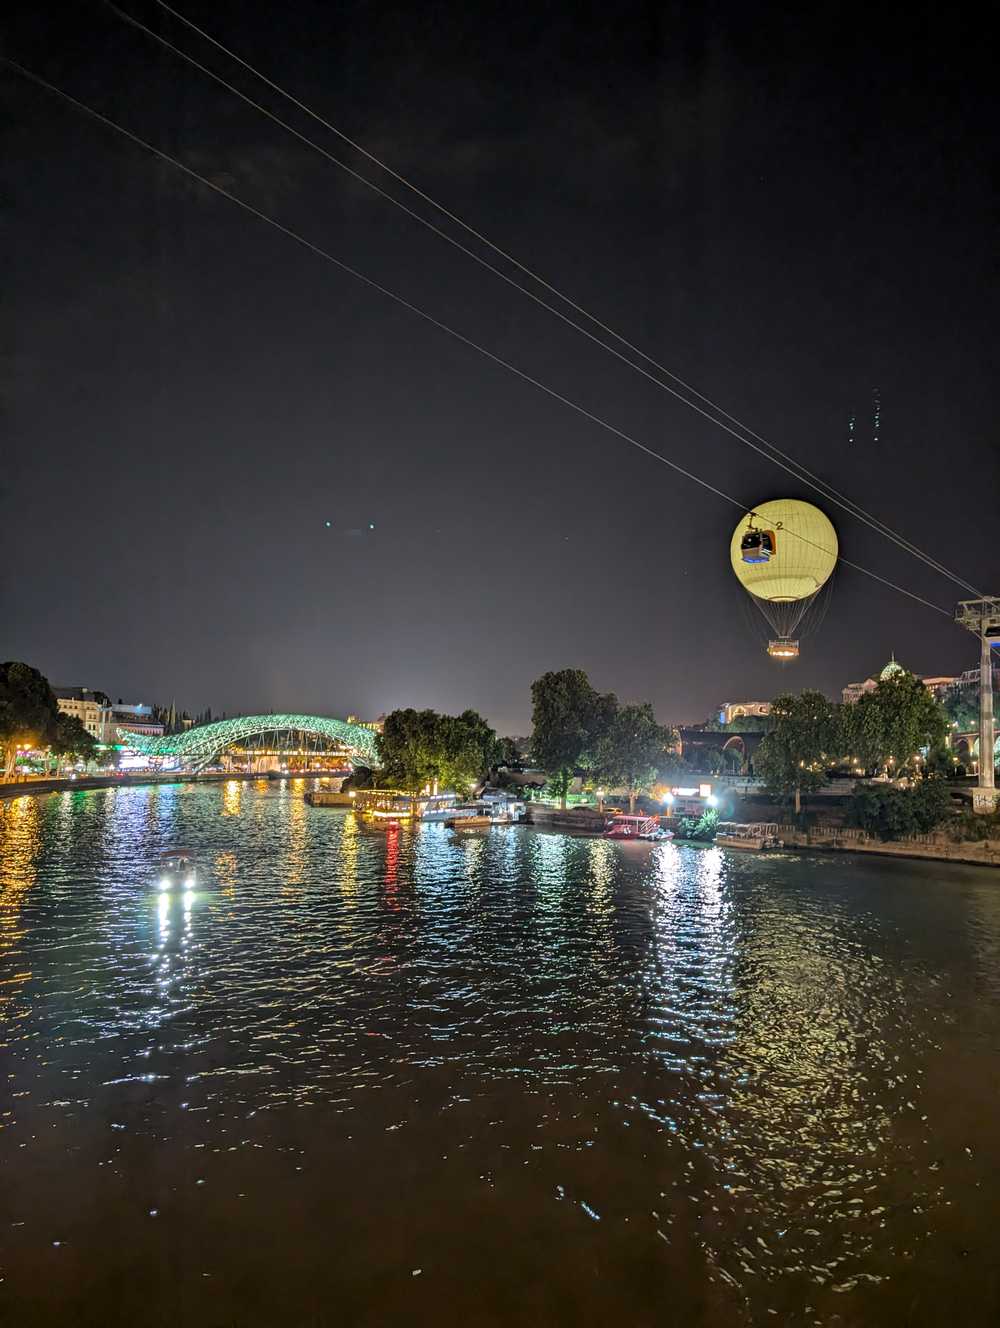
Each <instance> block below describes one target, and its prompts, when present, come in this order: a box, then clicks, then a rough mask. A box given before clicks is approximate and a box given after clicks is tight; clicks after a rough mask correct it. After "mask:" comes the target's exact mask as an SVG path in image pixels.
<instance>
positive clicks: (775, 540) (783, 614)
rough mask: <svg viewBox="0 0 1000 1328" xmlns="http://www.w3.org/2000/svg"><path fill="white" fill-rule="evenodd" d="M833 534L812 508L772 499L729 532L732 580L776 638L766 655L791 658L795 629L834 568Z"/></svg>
mask: <svg viewBox="0 0 1000 1328" xmlns="http://www.w3.org/2000/svg"><path fill="white" fill-rule="evenodd" d="M837 556H838V546H837V532H836V531H835V530H834V528H833V523H832V522H831V521H830V519H829V517H828V516H826V515H825V514H824V513H823V512H821V511H820V510H819V508H818V507H813V505H812V503H803V502H800V501H799V500H798V499H797V498H775V499H772V500H771V501H770V502H767V503H761V504H760V505H759V506H758V507H755V508H753V509H752V510H751V511H749V512H747V514H746V516H744V517H743V518H742V520H741V521H740V523H739V525H738V526H737V527H736V529H735V530H734V531H733V538H732V539H731V540H730V543H729V557H730V560H731V561H732V564H733V571H734V572H735V573H736V579H737V580H738V581H739V583H740V585H741V586H742V587H743V589H744V590H746V591H747V592H748V594H749V595H750V596H751V597H752V599H753V601H754V603H755V604H756V606H757V608H758V609H760V611H761V613H762V614H763V615H764V617H765V618H766V619H767V621H768V622H769V623H770V624H771V626H772V627H773V628H774V630H775V632H776V633H777V639H776V640H772V641H770V642H769V643H768V647H767V653H768V654H769V655H772V656H773V657H774V658H775V659H794V658H795V657H796V656H797V655H798V653H799V643H798V640H797V639H796V638H797V634H798V629H799V627H800V626H803V625H804V621H805V619H806V615H807V614H808V613H809V609H810V607H811V606H812V604H813V602H814V600H815V599H816V596H817V595H818V594H819V592H820V591H821V590H822V589H823V587H824V586H825V585H826V584H827V582H828V581H829V580H830V577H831V576H832V574H833V569H834V568H835V567H836V565H837Z"/></svg>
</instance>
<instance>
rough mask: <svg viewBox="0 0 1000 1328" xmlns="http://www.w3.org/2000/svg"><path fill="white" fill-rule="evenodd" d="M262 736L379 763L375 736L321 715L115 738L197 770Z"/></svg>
mask: <svg viewBox="0 0 1000 1328" xmlns="http://www.w3.org/2000/svg"><path fill="white" fill-rule="evenodd" d="M263 733H308V734H311V735H313V736H315V737H317V738H321V739H323V740H324V741H326V742H329V743H331V744H335V745H336V746H338V747H342V748H345V749H346V750H347V752H348V753H349V754H350V755H351V756H353V757H356V758H357V759H358V761H359V762H364V764H365V765H375V764H377V761H378V749H377V748H376V746H375V734H374V732H373V731H372V730H371V729H366V728H364V727H362V725H360V724H348V723H347V722H346V721H345V720H342V719H327V718H326V717H325V716H323V715H241V716H240V717H239V718H238V719H222V720H219V721H217V722H216V723H214V724H200V725H199V726H198V727H197V728H194V729H188V731H187V732H186V733H170V734H165V735H164V736H163V737H162V738H154V737H150V736H149V735H148V734H143V733H132V732H131V731H130V730H129V729H128V727H122V728H119V730H118V737H119V739H120V741H122V742H125V743H127V744H128V745H129V747H131V748H133V749H134V750H135V751H137V752H139V753H140V754H141V755H143V756H150V757H152V756H167V757H173V758H174V759H175V760H177V761H180V762H181V763H182V764H184V765H187V766H192V767H194V768H195V769H198V768H200V767H203V766H206V765H212V764H214V763H215V762H216V761H217V760H218V758H219V757H220V756H221V754H222V753H223V752H224V751H225V750H226V749H227V748H228V747H232V746H234V745H235V744H237V743H244V742H246V741H247V740H248V739H250V738H256V737H259V736H260V735H261V734H263Z"/></svg>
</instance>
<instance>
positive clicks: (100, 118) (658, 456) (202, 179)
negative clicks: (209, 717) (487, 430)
mask: <svg viewBox="0 0 1000 1328" xmlns="http://www.w3.org/2000/svg"><path fill="white" fill-rule="evenodd" d="M0 60H2V61H3V63H4V64H6V65H8V66H9V67H10V68H11V69H14V70H16V71H17V72H18V73H19V74H21V75H22V76H23V77H25V78H27V79H29V80H30V81H31V82H33V83H35V84H37V85H38V86H39V87H42V88H45V89H46V91H48V92H51V93H53V94H54V95H55V96H57V97H59V98H61V99H62V100H63V101H65V102H67V103H68V104H69V105H71V106H74V107H76V109H77V110H79V111H82V112H83V113H84V114H85V115H87V116H89V117H90V118H91V119H92V120H96V121H97V122H98V123H99V124H103V125H105V126H106V127H107V128H109V129H113V130H114V131H115V132H116V133H118V134H121V135H122V137H123V138H127V139H128V140H129V141H130V142H132V143H135V144H137V145H138V146H139V147H141V148H143V149H145V151H147V152H149V153H151V154H152V155H153V156H154V157H156V158H157V159H158V160H160V161H165V162H167V163H168V164H169V165H171V166H173V167H175V168H176V169H177V170H179V171H181V172H182V173H183V174H184V175H186V176H188V177H189V178H190V179H193V180H197V181H198V183H199V184H202V185H204V186H205V188H206V189H210V190H211V191H212V192H213V193H215V194H219V195H220V196H221V197H222V198H226V199H228V200H229V201H230V202H231V203H235V204H236V206H237V207H239V208H241V209H242V210H243V211H244V212H248V213H249V214H250V215H251V216H253V217H256V218H257V219H258V220H259V221H263V222H265V223H266V224H267V225H268V226H271V227H273V228H274V229H275V230H277V231H280V232H281V234H282V235H286V236H288V238H289V239H290V240H294V241H295V243H296V244H298V245H301V247H302V248H304V249H308V250H309V252H310V253H313V254H315V255H316V256H317V257H318V258H322V259H324V260H325V261H326V262H328V263H332V264H333V266H334V267H336V268H338V269H339V270H340V271H342V272H345V273H347V275H348V276H351V277H354V278H355V279H356V280H357V281H360V282H361V283H362V284H363V285H365V286H367V287H368V288H369V289H370V290H375V291H378V293H379V294H380V295H384V296H385V297H386V298H387V299H389V300H392V301H393V303H394V304H397V305H399V306H400V307H401V308H403V309H406V310H407V311H408V312H409V313H412V314H415V315H416V316H417V317H418V318H421V319H423V321H424V322H426V323H429V324H430V325H431V326H432V327H436V328H437V329H438V330H439V331H441V332H444V333H446V334H447V335H448V336H449V337H452V338H453V339H454V340H455V341H458V342H460V343H461V344H462V345H464V346H468V347H469V348H470V349H471V350H474V351H476V352H477V353H478V354H480V355H482V356H484V357H485V358H486V359H488V360H490V361H492V363H494V364H498V365H500V367H501V368H503V369H507V370H508V371H509V372H510V373H512V374H514V375H515V376H516V377H518V378H520V379H521V380H522V381H523V382H526V383H530V384H531V386H532V387H536V388H538V390H539V391H540V392H544V393H545V394H546V396H549V397H551V398H552V399H553V400H554V401H558V402H560V403H561V404H562V405H564V406H567V407H569V409H570V410H572V411H575V412H576V414H578V415H581V416H583V418H584V419H587V420H590V421H591V422H592V423H593V424H596V425H598V426H599V427H600V428H602V429H605V430H606V431H607V432H608V433H611V434H614V435H615V437H617V438H620V439H622V441H623V442H626V443H628V444H630V445H631V446H632V447H635V448H637V449H638V450H639V451H640V452H644V453H645V454H646V455H647V456H650V457H652V458H653V459H654V460H656V461H659V462H662V464H663V465H665V466H668V467H669V468H670V469H671V470H673V471H675V472H676V473H677V474H679V475H683V476H684V478H685V479H688V480H691V481H692V483H694V484H697V485H699V486H700V487H701V488H703V489H705V490H707V491H708V492H709V493H713V494H715V496H716V497H717V498H721V499H723V501H724V502H727V503H730V504H731V505H732V506H733V507H737V508H739V509H740V510H741V511H746V505H745V504H744V503H742V502H740V500H739V499H738V498H734V497H733V495H732V494H729V493H726V492H725V491H724V490H722V489H720V488H718V487H717V486H716V485H714V484H712V483H710V482H709V481H708V480H705V479H702V477H701V476H700V475H696V474H694V472H693V471H690V470H687V469H685V467H684V466H681V465H678V464H677V462H676V461H671V460H670V459H669V457H665V456H663V454H662V453H660V452H657V451H656V450H655V449H654V448H652V447H650V446H649V445H648V444H647V443H644V442H642V441H641V440H640V439H638V438H635V437H633V436H632V435H631V434H628V433H626V432H625V431H624V430H623V429H619V428H618V427H617V425H614V424H611V423H610V422H609V421H608V420H605V419H603V418H602V417H601V416H600V415H596V414H594V412H593V411H590V410H588V409H587V408H586V407H585V406H581V405H580V404H579V403H578V402H576V401H573V400H572V399H571V398H570V397H567V396H565V395H564V394H563V393H561V392H559V391H557V390H556V389H555V388H553V387H549V386H548V384H546V383H544V382H542V381H541V379H539V378H535V377H533V376H532V375H531V374H529V373H528V372H526V370H524V369H519V368H518V367H517V365H515V364H512V363H511V362H510V361H509V360H505V359H504V358H503V356H501V355H497V354H496V353H495V352H494V351H491V350H489V349H487V347H485V346H482V345H480V344H479V342H477V341H473V340H472V338H471V337H467V336H466V335H465V334H464V333H463V332H459V331H457V330H456V329H455V328H453V327H450V326H449V325H448V324H447V323H445V322H442V321H441V319H439V318H435V317H434V315H433V314H429V313H427V312H426V311H425V310H424V309H421V308H420V307H419V306H418V305H416V304H413V303H412V302H411V301H410V300H407V299H406V298H405V297H404V296H402V295H397V294H396V292H395V291H392V290H390V289H389V288H388V287H387V286H383V285H382V284H381V283H380V282H378V281H376V280H375V279H374V278H372V277H369V276H366V275H365V273H363V272H360V271H359V270H358V269H357V268H354V267H351V266H350V264H348V263H345V262H344V261H343V260H342V259H340V258H336V257H335V256H334V255H333V254H331V253H329V252H328V251H327V250H326V249H323V248H322V247H321V246H320V245H318V244H315V243H314V242H313V241H312V240H309V239H307V238H306V237H305V236H303V235H300V234H299V233H298V231H295V230H293V229H292V228H291V227H290V226H286V225H285V224H284V222H281V221H277V220H276V219H275V218H274V217H271V216H268V214H267V213H266V212H262V211H261V210H260V208H257V207H255V206H254V205H253V204H252V203H248V202H247V201H246V200H245V199H242V198H240V197H239V196H238V195H237V194H234V193H232V192H230V190H228V189H225V188H224V187H223V186H222V185H220V184H216V183H215V181H214V180H210V179H209V178H208V177H207V176H204V175H202V174H201V173H200V172H198V171H196V170H195V169H194V168H193V167H192V166H187V165H186V164H185V163H184V162H182V161H180V160H178V159H177V158H176V157H172V156H171V155H170V153H169V152H164V151H163V149H162V148H158V147H156V146H154V145H153V144H152V143H150V142H149V141H148V140H146V139H144V138H142V137H140V135H138V134H136V133H134V132H133V131H132V130H131V129H127V128H126V127H125V126H124V125H120V124H118V123H117V121H115V120H112V119H111V118H110V117H109V116H106V115H104V114H102V113H101V112H100V111H95V110H94V109H93V107H91V106H88V105H87V104H86V103H85V102H82V101H80V100H79V99H78V98H76V97H74V96H72V95H71V94H70V93H68V92H65V91H64V90H63V89H62V88H60V87H57V86H56V85H55V84H54V83H50V82H49V81H48V79H45V78H43V77H42V76H41V74H36V73H34V71H33V70H30V69H28V68H26V67H25V66H24V65H22V64H20V63H19V62H18V61H16V60H12V59H11V58H10V57H9V56H6V55H0ZM787 533H789V534H792V535H794V534H795V532H794V531H788V532H787ZM839 561H840V562H842V563H843V564H844V566H845V567H850V568H852V569H853V570H854V571H857V572H861V573H862V574H863V575H865V576H868V577H871V578H872V579H873V580H875V581H879V582H881V584H882V585H885V586H888V587H890V588H891V589H893V590H897V591H898V592H899V593H900V594H901V595H905V596H906V597H907V598H908V599H912V600H915V601H916V602H917V603H918V604H923V605H925V606H926V607H927V608H929V609H934V610H935V611H936V612H938V613H942V614H944V615H945V617H947V618H949V619H950V618H951V614H950V613H949V611H948V610H947V609H942V608H941V607H940V606H939V605H937V604H932V603H931V601H930V600H926V599H924V598H923V597H922V596H920V595H917V594H914V592H913V591H910V590H907V589H905V588H904V587H903V586H900V585H897V584H896V583H895V582H894V581H890V580H888V579H887V578H886V577H883V576H879V575H878V574H877V573H876V572H872V571H870V570H869V569H868V568H867V567H862V566H861V565H860V564H858V563H853V562H849V561H848V560H847V559H846V558H840V559H839Z"/></svg>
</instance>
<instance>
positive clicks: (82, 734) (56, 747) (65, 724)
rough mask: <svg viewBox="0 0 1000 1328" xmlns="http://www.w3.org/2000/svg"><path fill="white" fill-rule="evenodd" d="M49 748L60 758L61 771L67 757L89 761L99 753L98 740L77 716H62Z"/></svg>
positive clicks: (57, 722) (55, 728)
mask: <svg viewBox="0 0 1000 1328" xmlns="http://www.w3.org/2000/svg"><path fill="white" fill-rule="evenodd" d="M49 748H50V750H51V751H52V752H53V753H54V754H55V756H56V757H57V758H58V767H57V769H58V770H60V771H61V770H62V766H63V759H64V758H65V757H67V756H72V757H76V758H77V759H80V758H82V759H83V760H85V761H89V760H90V759H91V758H92V757H93V755H94V753H95V752H96V751H97V739H96V738H95V737H94V736H93V735H92V734H90V733H88V732H87V730H86V728H84V726H83V723H82V721H81V720H80V719H79V718H78V717H77V716H76V715H63V714H60V715H59V716H58V717H57V718H56V721H55V725H54V727H53V731H52V734H51V736H50V739H49Z"/></svg>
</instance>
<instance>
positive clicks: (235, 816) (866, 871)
mask: <svg viewBox="0 0 1000 1328" xmlns="http://www.w3.org/2000/svg"><path fill="white" fill-rule="evenodd" d="M302 791H303V789H302V786H301V782H300V781H294V782H293V781H288V782H287V783H279V784H277V785H274V784H268V783H267V782H266V781H257V782H254V783H244V782H240V781H231V782H228V783H225V784H222V785H219V786H214V787H210V788H206V787H201V788H197V787H190V786H176V787H163V788H151V789H139V788H127V789H113V790H107V791H102V792H95V793H83V792H75V793H66V794H57V795H52V796H51V797H48V798H44V799H34V798H19V799H15V800H13V801H10V802H6V803H0V966H2V967H0V1028H2V1034H0V1037H2V1042H0V1051H2V1058H3V1065H4V1071H5V1074H7V1075H8V1076H9V1078H8V1079H7V1080H6V1081H5V1082H6V1084H7V1085H9V1088H10V1091H9V1093H8V1095H7V1098H8V1100H7V1101H5V1102H4V1103H3V1104H0V1112H2V1114H0V1127H2V1128H0V1164H2V1166H3V1177H4V1181H3V1199H4V1205H5V1209H6V1210H7V1211H9V1213H10V1216H9V1218H8V1217H7V1216H6V1215H5V1216H4V1217H3V1219H2V1220H3V1222H4V1225H3V1226H0V1276H2V1277H3V1278H4V1279H5V1280H4V1281H3V1282H2V1283H0V1304H2V1303H3V1299H2V1298H4V1297H5V1299H6V1303H7V1304H9V1305H10V1306H11V1308H12V1311H13V1315H12V1318H11V1322H16V1323H18V1324H19V1325H22V1324H24V1325H33V1324H42V1323H52V1322H70V1321H75V1319H76V1318H79V1317H80V1316H81V1315H82V1314H83V1309H82V1307H83V1306H86V1314H87V1316H88V1318H87V1321H88V1322H89V1321H94V1322H98V1321H99V1322H102V1323H108V1324H110V1323H118V1322H121V1323H126V1322H129V1323H131V1322H134V1321H135V1320H136V1319H137V1318H139V1317H140V1316H141V1314H142V1313H143V1306H144V1305H148V1303H151V1302H152V1303H156V1304H157V1306H159V1307H160V1309H161V1310H162V1311H163V1312H164V1313H169V1314H171V1315H172V1316H173V1317H175V1318H178V1319H179V1321H183V1322H185V1323H190V1324H195V1325H197V1324H202V1323H204V1324H215V1323H220V1322H239V1323H241V1324H250V1325H273V1324H285V1323H288V1324H299V1323H306V1322H308V1323H327V1322H330V1323H340V1322H351V1323H372V1324H376V1323H384V1322H387V1321H389V1320H391V1319H393V1318H394V1317H395V1318H405V1319H406V1321H408V1322H417V1323H422V1322H427V1323H442V1322H455V1323H460V1322H463V1323H464V1322H476V1323H484V1324H493V1323H515V1322H533V1323H538V1324H550V1323H551V1324H562V1323H568V1322H571V1321H572V1322H574V1323H580V1322H583V1323H593V1324H598V1323H600V1324H604V1323H608V1322H615V1321H618V1322H624V1323H637V1324H638V1323H654V1322H655V1323H657V1324H659V1323H664V1324H670V1323H704V1324H710V1325H716V1324H718V1325H724V1324H730V1323H735V1322H747V1323H757V1322H760V1323H766V1322H771V1321H773V1319H774V1317H775V1316H777V1317H778V1320H779V1321H780V1322H787V1323H810V1324H811V1323H824V1324H825V1323H891V1322H906V1323H909V1324H923V1323H926V1324H932V1323H933V1324H938V1323H941V1322H963V1323H969V1324H979V1323H983V1324H986V1323H993V1322H995V1321H996V1320H997V1317H998V1310H1000V1291H998V1284H997V1276H998V1275H997V1271H996V1268H997V1260H996V1259H995V1256H994V1250H993V1231H994V1229H995V1228H996V1225H997V1221H998V1218H1000V1198H998V1193H997V1185H996V1177H997V1176H998V1175H1000V1142H998V1127H997V1124H996V1102H997V1100H998V1093H1000V1071H998V1065H1000V1057H998V1054H997V1053H998V1052H1000V1007H998V997H1000V891H998V887H1000V878H998V877H997V876H995V875H994V874H992V873H989V872H986V871H980V870H976V869H965V868H941V867H938V866H932V865H930V864H918V863H909V864H907V863H902V862H898V861H885V862H877V861H872V860H860V859H858V860H855V859H851V858H840V859H838V858H833V857H831V858H820V857H813V858H808V857H804V856H796V855H794V854H787V855H779V856H775V857H773V858H740V857H738V856H732V855H729V854H727V853H726V852H724V851H722V850H718V849H695V848H691V847H690V846H684V845H678V844H675V843H668V844H659V845H652V846H642V845H617V844H611V843H607V842H604V841H600V840H596V841H594V840H580V839H571V838H568V837H565V836H561V835H553V834H543V833H534V832H532V831H530V830H525V829H516V830H510V831H493V832H488V833H473V832H468V833H465V834H459V835H456V834H452V833H451V832H449V831H448V830H446V829H445V828H444V827H442V826H440V825H431V826H425V827H416V828H414V827H407V826H402V827H394V828H393V827H389V828H386V827H379V828H372V827H370V826H367V825H365V824H363V823H360V822H359V821H358V820H356V818H355V817H354V815H353V814H349V813H342V812H339V811H331V810H326V809H312V808H309V807H308V806H306V804H305V803H304V802H303V801H302V797H301V793H302ZM176 843H183V844H185V845H186V846H190V847H192V848H193V849H195V850H196V851H197V853H198V858H199V873H198V878H197V884H196V886H195V888H194V889H191V890H185V889H183V888H181V889H171V890H160V889H159V888H158V885H157V882H158V870H157V859H158V856H159V854H160V853H161V852H162V851H163V850H164V849H165V848H167V847H169V846H170V845H172V844H176ZM151 1213H155V1219H154V1218H153V1217H151V1216H150V1214H151ZM56 1242H58V1244H57V1243H56ZM262 1248H266V1250H267V1256H266V1258H258V1256H257V1254H256V1253H255V1251H257V1250H259V1249H262ZM416 1268H419V1269H420V1270H421V1272H420V1274H419V1279H417V1280H415V1279H414V1276H413V1270H414V1269H416ZM168 1269H169V1275H168V1272H167V1270H168ZM837 1316H839V1318H838V1317H837Z"/></svg>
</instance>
